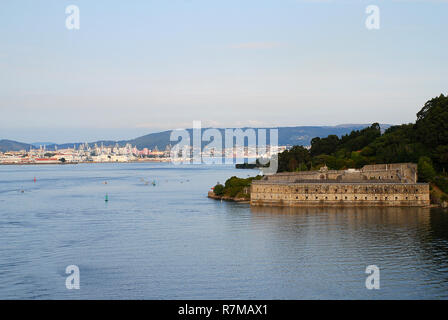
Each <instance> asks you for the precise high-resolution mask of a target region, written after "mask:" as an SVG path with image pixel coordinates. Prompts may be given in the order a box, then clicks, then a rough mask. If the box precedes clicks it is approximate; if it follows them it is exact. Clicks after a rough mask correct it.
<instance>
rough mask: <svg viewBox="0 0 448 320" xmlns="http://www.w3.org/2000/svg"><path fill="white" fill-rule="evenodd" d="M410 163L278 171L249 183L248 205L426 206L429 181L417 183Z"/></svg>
mask: <svg viewBox="0 0 448 320" xmlns="http://www.w3.org/2000/svg"><path fill="white" fill-rule="evenodd" d="M416 181H417V166H416V165H415V164H412V163H402V164H381V165H368V166H364V167H363V168H362V169H360V170H355V169H348V170H328V169H327V168H326V167H324V168H321V170H319V171H304V172H293V173H278V174H275V175H272V176H265V177H264V178H263V179H262V180H258V181H257V180H256V181H253V182H252V185H251V191H250V194H251V199H250V203H251V205H254V206H256V205H268V206H427V205H429V203H430V198H429V185H428V184H426V183H417V182H416Z"/></svg>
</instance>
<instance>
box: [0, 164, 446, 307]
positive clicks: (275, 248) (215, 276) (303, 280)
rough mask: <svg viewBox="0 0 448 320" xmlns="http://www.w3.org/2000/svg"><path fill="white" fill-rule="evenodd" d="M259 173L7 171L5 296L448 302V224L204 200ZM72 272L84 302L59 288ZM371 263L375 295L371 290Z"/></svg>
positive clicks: (1, 201)
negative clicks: (376, 279)
mask: <svg viewBox="0 0 448 320" xmlns="http://www.w3.org/2000/svg"><path fill="white" fill-rule="evenodd" d="M256 173H257V172H256V171H253V170H236V169H233V168H231V167H223V166H216V167H210V166H208V167H207V166H182V167H181V166H173V165H170V164H139V163H135V164H131V163H128V164H79V165H65V166H60V165H59V166H58V165H55V166H53V165H51V166H50V165H48V166H0V298H1V299H23V298H26V299H232V298H233V299H240V298H241V299H243V298H244V299H446V298H448V213H446V212H443V211H441V210H433V209H432V210H429V209H422V208H403V209H398V208H390V209H384V208H364V209H361V208H357V209H349V208H346V209H301V208H299V209H297V208H296V209H291V208H289V209H288V208H286V209H274V208H256V209H254V208H252V209H251V208H250V207H249V205H247V204H238V203H230V202H220V201H215V200H211V199H208V198H207V197H206V194H207V191H208V190H209V188H210V187H211V186H213V185H214V184H216V182H217V181H220V182H224V181H225V180H226V179H227V178H228V177H230V176H232V175H238V176H242V177H246V176H247V175H249V174H250V175H254V174H256ZM34 177H36V178H37V181H36V183H34V182H33V178H34ZM142 179H144V181H149V182H152V181H153V180H155V182H156V185H155V186H153V185H152V184H151V183H149V184H145V182H144V181H143V180H142ZM105 181H107V184H105V183H104V182H105ZM21 190H23V191H24V192H23V193H22V192H21ZM106 193H107V194H108V197H109V202H107V203H106V202H105V201H104V197H105V195H106ZM72 264H74V265H77V266H78V267H79V269H80V283H81V289H80V290H67V289H66V287H65V279H66V277H67V275H66V274H65V268H66V267H67V266H68V265H72ZM372 264H374V265H377V266H378V267H379V268H380V290H367V289H366V287H365V280H366V277H367V275H366V274H365V269H366V266H368V265H372Z"/></svg>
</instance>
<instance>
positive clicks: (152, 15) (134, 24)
mask: <svg viewBox="0 0 448 320" xmlns="http://www.w3.org/2000/svg"><path fill="white" fill-rule="evenodd" d="M70 4H75V5H78V7H79V9H80V20H81V28H80V30H79V31H69V30H67V29H66V28H65V19H66V14H65V8H66V6H67V5H70ZM369 4H375V5H378V6H379V8H380V10H381V28H380V30H371V31H369V30H367V29H366V28H365V23H364V22H365V19H366V17H367V14H366V13H365V8H366V6H367V5H369ZM447 16H448V1H442V0H440V1H436V0H434V1H428V0H427V1H411V0H409V1H406V0H401V1H398V0H397V1H392V0H389V1H388V0H381V1H375V0H370V1H362V0H359V1H356V0H352V1H349V0H346V1H344V0H342V1H338V0H333V1H331V0H320V1H313V0H277V1H274V0H269V1H268V0H238V1H234V0H182V1H181V0H157V1H156V0H153V1H147V0H145V1H143V0H142V1H138V0H132V1H112V0H94V1H92V0H72V1H63V0H52V1H50V0H41V1H35V0H28V1H25V0H2V1H1V2H0V70H1V71H0V111H1V116H0V139H2V138H8V139H14V140H19V141H25V142H35V141H53V142H59V143H60V142H66V141H91V140H96V139H119V138H132V137H135V136H138V135H142V134H145V133H149V132H154V131H160V130H163V129H172V128H177V127H185V126H191V125H192V121H193V120H202V121H203V123H204V125H207V126H210V125H213V126H220V127H230V126H232V127H233V126H245V125H248V126H283V125H334V124H341V123H371V122H382V123H397V124H398V123H404V122H412V121H414V120H415V114H416V112H417V111H418V110H419V109H420V108H421V107H422V105H423V104H424V102H425V101H426V100H428V99H429V98H431V97H434V96H438V95H439V94H440V93H448V80H447V79H448V78H447V76H448V43H447V41H446V37H447V33H448V19H447Z"/></svg>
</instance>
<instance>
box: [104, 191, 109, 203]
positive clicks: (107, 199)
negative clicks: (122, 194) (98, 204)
mask: <svg viewBox="0 0 448 320" xmlns="http://www.w3.org/2000/svg"><path fill="white" fill-rule="evenodd" d="M104 201H106V202H108V201H109V196H108V195H107V193H106V197H104Z"/></svg>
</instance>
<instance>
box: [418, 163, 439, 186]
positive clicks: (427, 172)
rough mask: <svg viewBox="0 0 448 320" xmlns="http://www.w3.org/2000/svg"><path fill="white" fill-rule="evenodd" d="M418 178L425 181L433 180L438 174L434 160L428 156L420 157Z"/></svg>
mask: <svg viewBox="0 0 448 320" xmlns="http://www.w3.org/2000/svg"><path fill="white" fill-rule="evenodd" d="M417 170H418V179H419V180H420V181H423V182H431V181H433V180H434V177H435V176H436V171H435V170H434V167H433V166H432V161H431V159H430V158H428V157H420V159H419V160H418V164H417Z"/></svg>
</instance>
